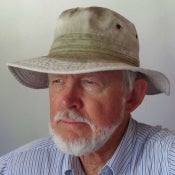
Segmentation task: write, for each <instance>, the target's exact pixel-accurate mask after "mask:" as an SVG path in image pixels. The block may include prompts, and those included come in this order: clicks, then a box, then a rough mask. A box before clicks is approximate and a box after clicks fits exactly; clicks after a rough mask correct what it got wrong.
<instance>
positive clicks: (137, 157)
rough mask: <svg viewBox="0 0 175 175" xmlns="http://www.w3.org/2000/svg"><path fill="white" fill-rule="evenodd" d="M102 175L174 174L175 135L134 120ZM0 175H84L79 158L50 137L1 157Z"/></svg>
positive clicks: (103, 169) (131, 121)
mask: <svg viewBox="0 0 175 175" xmlns="http://www.w3.org/2000/svg"><path fill="white" fill-rule="evenodd" d="M114 139H115V138H114ZM99 174H100V175H175V134H173V133H172V132H170V131H168V130H166V129H162V128H161V127H151V126H148V125H145V124H141V123H138V122H136V121H135V120H133V119H131V120H130V123H129V126H128V129H127V131H126V133H125V135H124V137H123V139H122V141H121V143H120V145H119V146H118V148H117V150H116V151H115V153H114V154H113V156H112V157H111V159H110V160H109V161H108V162H107V163H106V165H105V166H104V167H103V168H102V170H101V172H100V173H99ZM0 175H84V172H83V169H82V167H81V163H80V161H79V159H78V157H74V156H70V155H67V154H64V153H62V152H61V151H60V150H59V149H58V148H57V147H56V145H55V144H54V143H53V142H52V139H51V138H50V137H49V138H45V139H42V140H38V141H35V142H32V143H30V144H27V145H26V146H23V147H21V148H19V149H17V150H15V151H13V152H11V153H9V154H7V155H5V156H3V157H1V158H0Z"/></svg>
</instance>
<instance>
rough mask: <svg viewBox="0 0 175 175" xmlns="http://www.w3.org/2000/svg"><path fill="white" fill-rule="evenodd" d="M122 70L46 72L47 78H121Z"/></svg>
mask: <svg viewBox="0 0 175 175" xmlns="http://www.w3.org/2000/svg"><path fill="white" fill-rule="evenodd" d="M122 75H123V73H122V71H120V70H118V71H99V72H90V73H82V74H48V77H49V78H56V77H70V76H71V77H73V78H84V77H92V78H103V79H113V78H122Z"/></svg>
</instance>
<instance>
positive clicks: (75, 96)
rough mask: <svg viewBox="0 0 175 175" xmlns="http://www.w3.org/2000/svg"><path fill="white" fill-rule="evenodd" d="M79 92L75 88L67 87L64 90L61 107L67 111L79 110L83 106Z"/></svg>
mask: <svg viewBox="0 0 175 175" xmlns="http://www.w3.org/2000/svg"><path fill="white" fill-rule="evenodd" d="M80 91H81V90H80V89H79V88H78V87H76V86H69V87H66V88H65V89H64V94H63V97H62V105H63V107H64V108H68V109H80V108H81V107H82V106H83V102H82V98H81V92H80Z"/></svg>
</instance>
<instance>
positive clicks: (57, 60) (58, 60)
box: [7, 7, 170, 95]
mask: <svg viewBox="0 0 175 175" xmlns="http://www.w3.org/2000/svg"><path fill="white" fill-rule="evenodd" d="M7 65H8V67H9V69H10V71H11V72H12V73H13V75H14V76H15V77H16V79H17V80H19V81H20V82H21V83H22V84H23V85H25V86H27V87H30V88H36V89H42V88H47V87H48V74H49V73H51V74H82V73H90V72H99V71H112V70H130V71H133V72H140V73H141V74H143V75H144V76H145V77H146V79H147V81H148V90H147V94H149V95H153V94H159V93H165V94H167V95H169V91H170V90H169V89H170V85H169V81H168V78H167V77H166V76H165V75H164V74H162V73H161V72H158V71H155V70H149V69H145V68H141V67H140V63H139V41H138V36H137V32H136V29H135V26H134V25H133V24H132V23H131V22H130V21H129V20H127V19H126V18H124V17H123V16H121V15H120V14H118V13H116V12H114V11H112V10H110V9H107V8H101V7H87V8H73V9H69V10H66V11H64V12H63V13H62V14H61V15H60V16H59V18H58V23H57V26H56V30H55V35H54V41H53V44H52V46H51V49H50V52H49V54H48V55H47V56H42V57H37V58H32V59H26V60H20V61H16V62H13V63H8V64H7Z"/></svg>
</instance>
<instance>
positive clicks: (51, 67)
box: [7, 56, 170, 95]
mask: <svg viewBox="0 0 175 175" xmlns="http://www.w3.org/2000/svg"><path fill="white" fill-rule="evenodd" d="M7 66H8V67H9V70H10V71H11V72H12V74H13V75H14V76H15V78H16V79H17V80H18V81H19V82H20V83H22V84H23V85H25V86H27V87H30V88H34V89H43V88H47V87H48V73H51V74H82V73H90V72H99V71H112V70H130V71H133V72H140V73H142V74H144V75H145V76H146V77H147V81H148V90H147V95H154V94H160V93H165V94H166V95H169V94H170V85H169V80H168V78H167V77H166V76H165V75H164V74H162V73H161V72H158V71H154V70H149V69H144V68H140V67H135V66H128V64H126V63H121V62H113V61H111V62H110V61H106V62H105V61H103V62H102V61H99V60H98V59H97V60H95V59H91V60H88V61H81V60H79V59H71V60H70V59H64V58H62V59H60V58H59V59H56V58H50V57H48V56H44V57H38V58H32V59H27V60H21V61H16V62H14V63H7Z"/></svg>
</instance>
